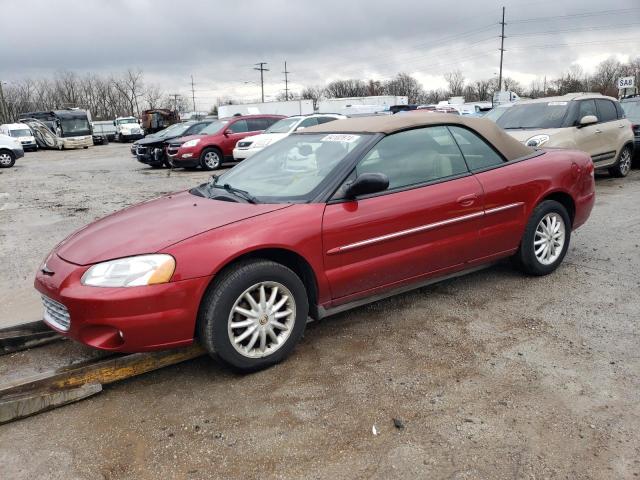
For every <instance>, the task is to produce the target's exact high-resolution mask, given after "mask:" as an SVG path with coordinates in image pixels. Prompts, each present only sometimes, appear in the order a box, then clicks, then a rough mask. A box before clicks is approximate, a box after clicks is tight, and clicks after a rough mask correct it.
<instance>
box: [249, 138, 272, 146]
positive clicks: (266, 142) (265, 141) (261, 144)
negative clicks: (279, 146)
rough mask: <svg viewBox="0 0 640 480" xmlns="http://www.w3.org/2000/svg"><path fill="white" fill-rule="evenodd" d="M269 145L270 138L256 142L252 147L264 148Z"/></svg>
mask: <svg viewBox="0 0 640 480" xmlns="http://www.w3.org/2000/svg"><path fill="white" fill-rule="evenodd" d="M270 143H271V139H270V138H265V139H264V140H258V141H257V142H254V143H253V146H254V147H266V146H267V145H269V144H270Z"/></svg>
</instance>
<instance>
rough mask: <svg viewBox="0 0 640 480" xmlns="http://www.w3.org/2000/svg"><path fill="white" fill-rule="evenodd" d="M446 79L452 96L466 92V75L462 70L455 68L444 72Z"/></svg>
mask: <svg viewBox="0 0 640 480" xmlns="http://www.w3.org/2000/svg"><path fill="white" fill-rule="evenodd" d="M444 79H445V80H446V81H447V84H448V85H449V92H450V93H451V96H452V97H458V96H460V95H462V94H463V92H464V75H462V72H461V71H460V70H454V71H453V72H448V73H445V74H444Z"/></svg>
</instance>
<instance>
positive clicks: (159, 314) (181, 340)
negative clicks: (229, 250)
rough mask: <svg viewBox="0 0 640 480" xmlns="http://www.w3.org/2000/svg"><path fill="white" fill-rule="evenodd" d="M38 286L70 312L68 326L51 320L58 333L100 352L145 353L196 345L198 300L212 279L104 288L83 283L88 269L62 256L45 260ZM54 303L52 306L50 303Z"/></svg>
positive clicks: (37, 279)
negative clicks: (191, 344) (82, 279)
mask: <svg viewBox="0 0 640 480" xmlns="http://www.w3.org/2000/svg"><path fill="white" fill-rule="evenodd" d="M46 264H47V269H48V270H50V271H53V272H54V273H53V274H45V273H43V272H42V271H39V272H38V273H37V274H36V278H35V281H34V286H35V288H36V290H38V291H39V292H40V293H41V294H42V295H43V296H44V297H46V298H47V299H50V300H53V301H54V302H57V304H59V305H62V306H63V307H64V308H66V309H67V311H68V317H69V328H68V330H64V329H61V328H60V325H59V324H57V323H56V322H54V321H52V320H51V318H52V317H51V316H50V315H45V321H47V320H46V319H47V318H49V322H47V323H48V325H49V326H50V327H51V328H52V329H54V330H56V331H58V332H59V333H60V334H62V335H64V336H67V337H69V338H72V339H74V340H77V341H78V342H80V343H83V344H85V345H89V346H91V347H94V348H99V349H101V350H110V351H118V352H142V351H149V350H161V349H165V348H173V347H179V346H184V345H189V344H190V343H192V342H193V338H194V332H195V322H196V316H197V313H198V307H199V304H200V299H201V298H202V295H203V294H204V291H205V290H206V288H207V285H208V284H209V281H210V280H211V278H210V277H200V278H195V279H190V280H183V281H179V282H170V283H165V284H161V285H152V286H143V287H128V288H100V287H88V286H84V285H82V284H81V283H80V279H81V277H82V274H83V273H84V272H85V271H86V270H87V269H88V268H89V266H78V265H75V264H72V263H69V262H67V261H65V260H63V259H62V258H60V257H58V256H57V255H56V254H55V253H54V254H52V255H50V256H49V258H48V259H47V262H46ZM48 303H49V304H51V302H48Z"/></svg>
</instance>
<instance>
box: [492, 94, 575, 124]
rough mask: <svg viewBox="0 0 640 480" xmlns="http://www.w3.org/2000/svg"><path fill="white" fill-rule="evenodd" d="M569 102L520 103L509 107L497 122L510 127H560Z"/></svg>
mask: <svg viewBox="0 0 640 480" xmlns="http://www.w3.org/2000/svg"><path fill="white" fill-rule="evenodd" d="M568 108H569V102H562V101H560V102H558V101H551V102H536V103H520V104H518V105H514V106H512V107H510V108H508V109H507V111H506V112H504V113H503V114H502V115H501V116H500V118H498V120H497V121H496V123H497V124H498V125H499V126H501V127H502V128H504V129H505V130H509V129H522V130H525V129H534V128H560V127H562V124H563V122H564V119H565V117H566V116H567V110H568Z"/></svg>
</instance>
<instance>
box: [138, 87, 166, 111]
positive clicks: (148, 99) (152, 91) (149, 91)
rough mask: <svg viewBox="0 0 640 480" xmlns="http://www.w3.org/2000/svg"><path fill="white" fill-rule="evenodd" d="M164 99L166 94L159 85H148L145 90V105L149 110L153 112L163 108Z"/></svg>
mask: <svg viewBox="0 0 640 480" xmlns="http://www.w3.org/2000/svg"><path fill="white" fill-rule="evenodd" d="M163 97H164V93H163V92H162V90H160V87H158V86H157V85H148V86H147V88H145V90H144V95H143V98H144V103H145V104H146V106H147V108H148V109H150V110H152V109H154V108H161V104H160V102H161V101H162V99H163Z"/></svg>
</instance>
